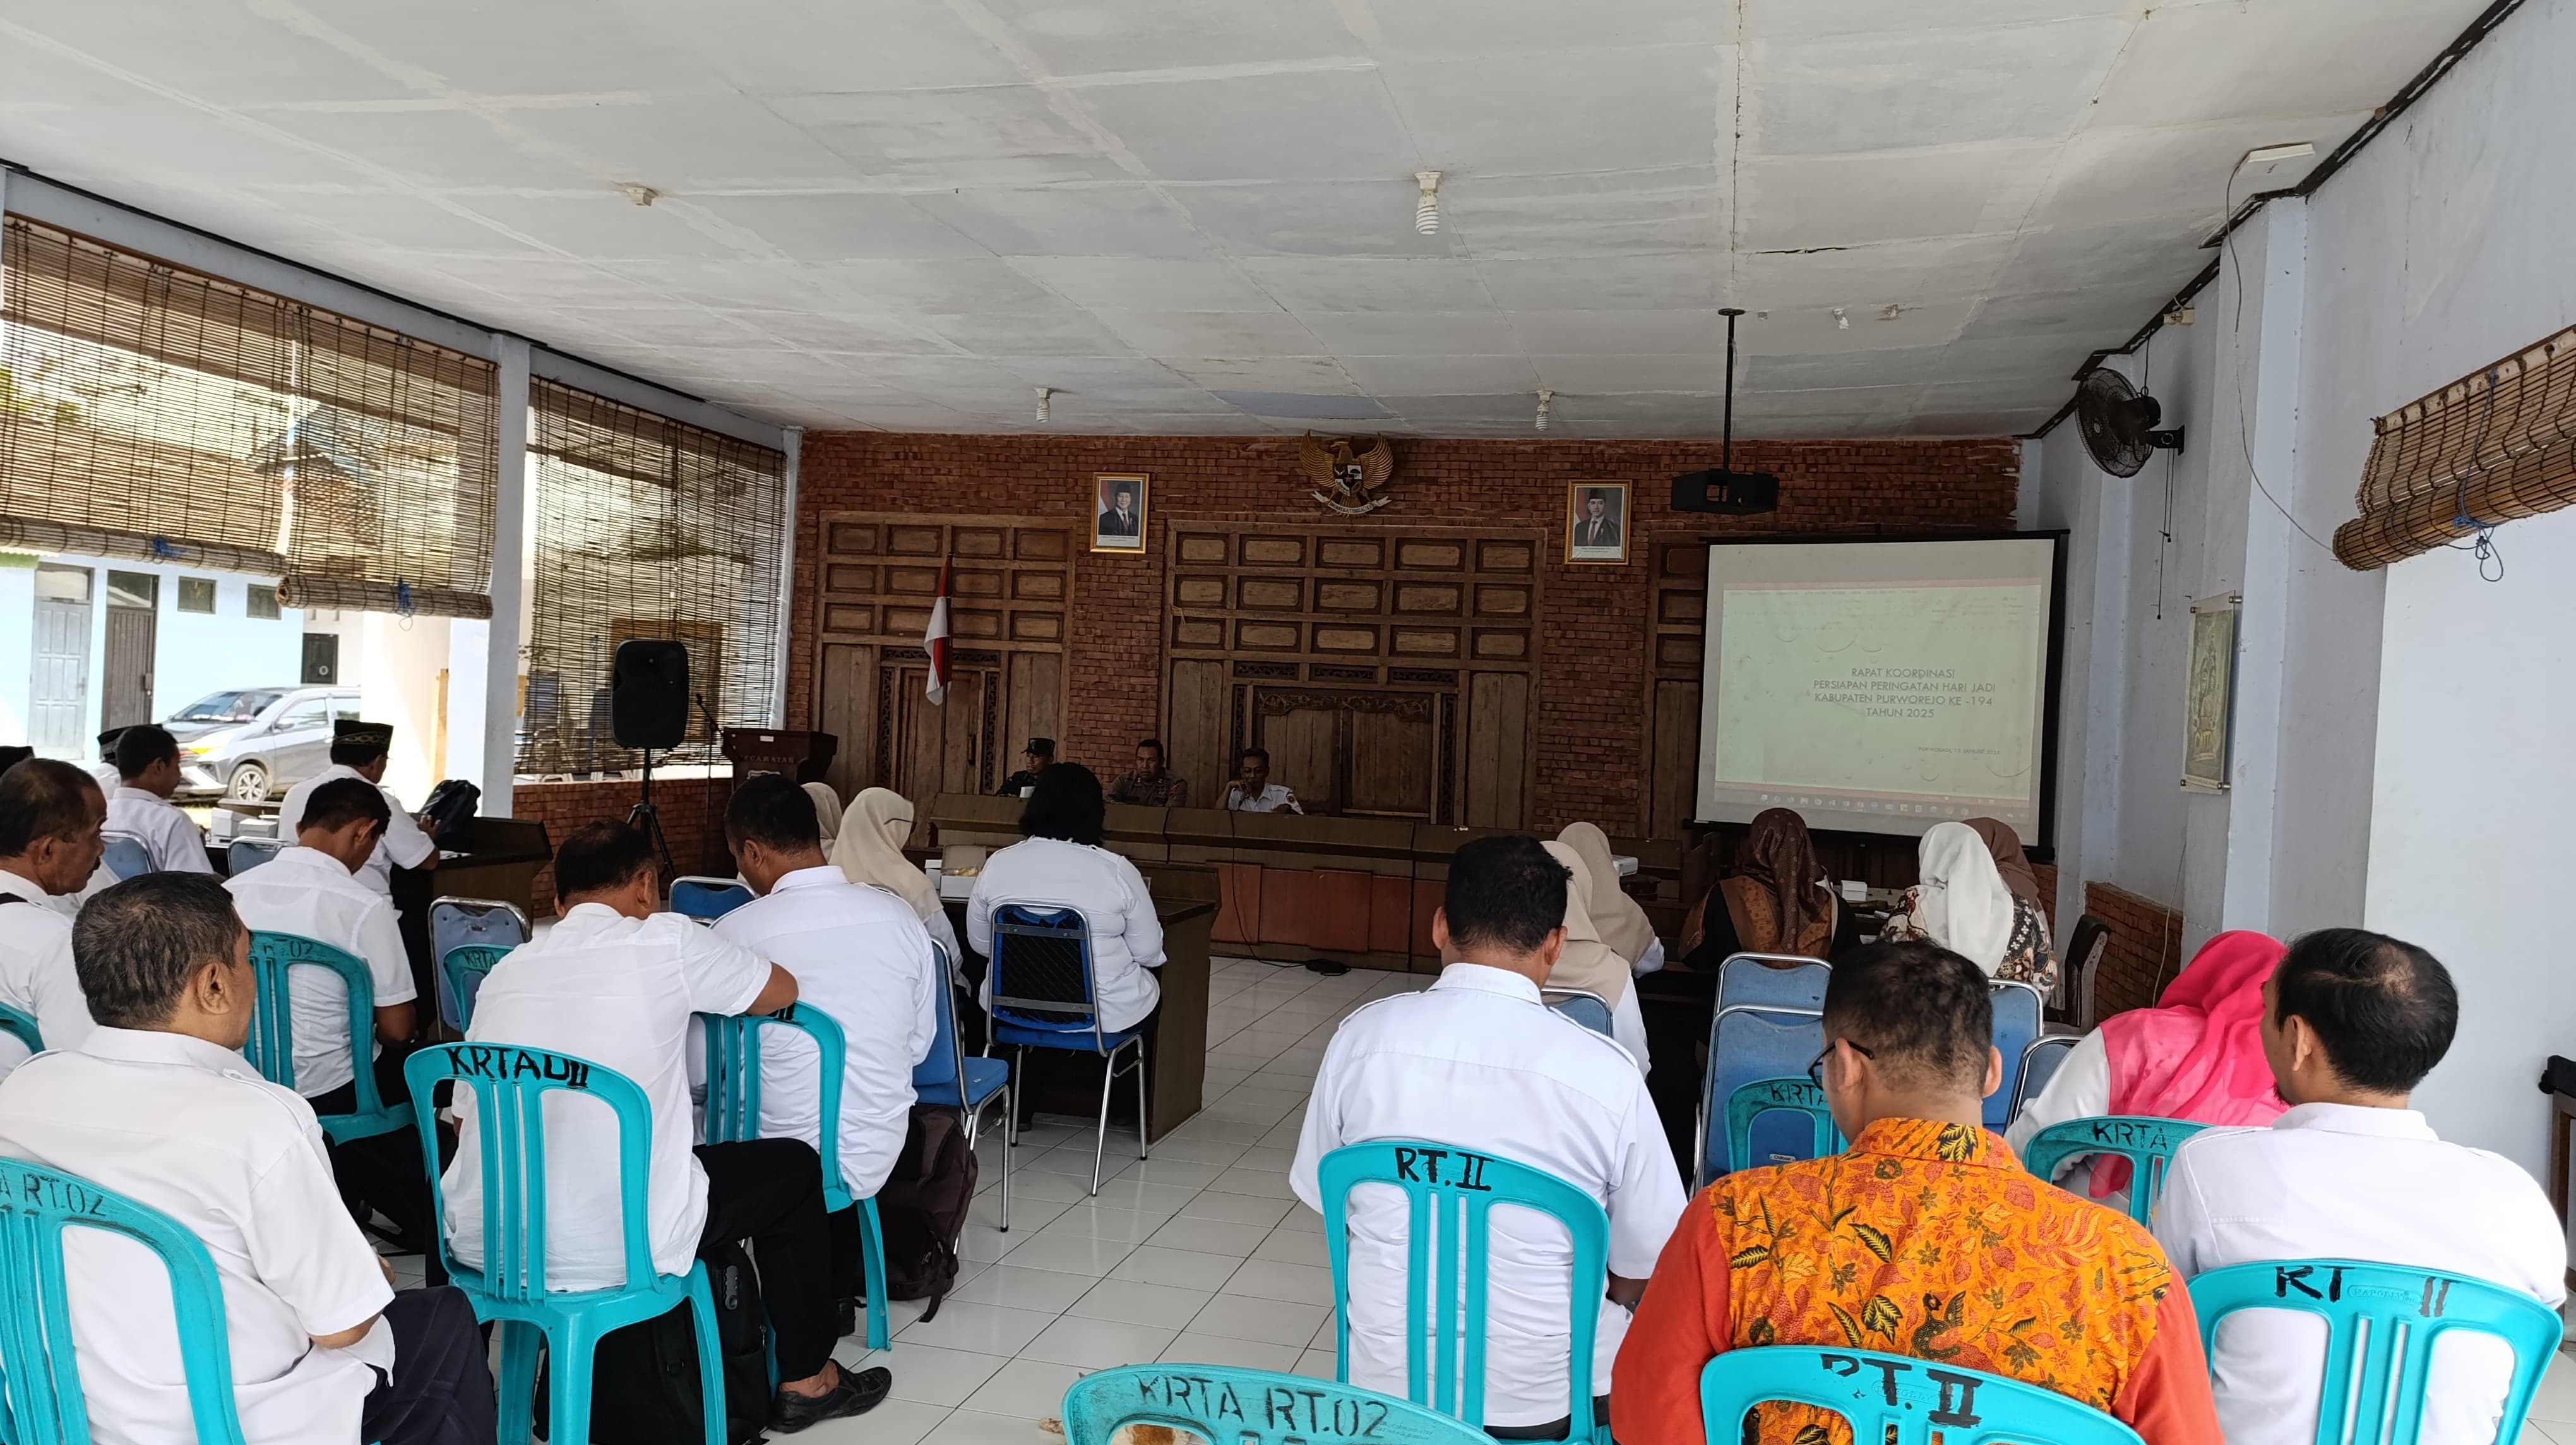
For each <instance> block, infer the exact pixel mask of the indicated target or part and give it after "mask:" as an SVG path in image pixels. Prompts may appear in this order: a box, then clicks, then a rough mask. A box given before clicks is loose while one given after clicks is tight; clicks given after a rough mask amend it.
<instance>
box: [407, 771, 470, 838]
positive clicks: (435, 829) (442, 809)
mask: <svg viewBox="0 0 2576 1445" xmlns="http://www.w3.org/2000/svg"><path fill="white" fill-rule="evenodd" d="M482 800H483V790H482V789H481V788H478V787H476V786H474V785H473V784H472V783H469V782H467V781H465V780H464V779H463V778H450V779H448V780H447V781H446V782H443V783H441V784H439V785H438V786H437V787H435V788H432V789H430V790H429V801H428V802H425V803H423V804H421V805H420V811H421V814H422V815H423V816H424V817H426V818H428V819H429V830H428V831H429V836H430V841H431V842H434V843H436V844H437V845H438V846H439V847H441V848H462V847H464V846H465V825H466V824H467V823H469V822H471V821H473V818H474V809H475V808H476V806H478V805H479V804H480V803H481V802H482Z"/></svg>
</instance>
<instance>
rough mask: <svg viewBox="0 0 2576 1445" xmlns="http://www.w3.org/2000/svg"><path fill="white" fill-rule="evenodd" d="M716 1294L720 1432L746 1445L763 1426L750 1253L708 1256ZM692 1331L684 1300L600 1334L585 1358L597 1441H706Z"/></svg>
mask: <svg viewBox="0 0 2576 1445" xmlns="http://www.w3.org/2000/svg"><path fill="white" fill-rule="evenodd" d="M706 1261H707V1283H708V1285H709V1286H710V1287H711V1289H712V1291H713V1293H714V1295H715V1301H716V1353H717V1355H718V1357H719V1358H720V1359H721V1360H722V1361H723V1364H724V1385H725V1439H726V1441H727V1442H728V1445H750V1442H752V1441H755V1440H758V1439H760V1438H761V1432H762V1431H763V1430H766V1429H767V1428H769V1315H768V1312H767V1311H766V1310H764V1309H763V1308H762V1307H761V1303H760V1277H759V1275H758V1274H756V1273H755V1272H754V1271H753V1269H752V1263H751V1252H750V1251H749V1250H747V1249H745V1248H743V1247H742V1246H741V1245H740V1244H726V1245H721V1246H719V1247H717V1248H715V1249H712V1250H709V1251H708V1252H707V1255H706ZM547 1384H548V1381H547V1378H546V1374H545V1373H540V1374H539V1376H538V1377H537V1428H538V1429H539V1430H540V1431H542V1430H544V1428H545V1423H546V1398H547V1396H546V1391H547ZM701 1409H702V1404H701V1399H700V1395H699V1391H698V1337H697V1331H696V1329H695V1328H694V1327H693V1326H692V1325H691V1323H690V1319H689V1307H688V1305H687V1304H685V1303H683V1304H681V1305H678V1306H676V1307H674V1308H673V1309H672V1310H671V1311H670V1312H669V1313H667V1314H662V1315H657V1316H655V1317H654V1318H652V1319H649V1320H644V1321H642V1322H640V1323H637V1324H631V1325H627V1326H626V1327H624V1328H622V1329H616V1330H611V1331H609V1332H608V1334H607V1335H606V1336H605V1337H603V1338H602V1339H601V1340H600V1342H599V1353H598V1355H597V1356H596V1358H595V1359H594V1360H593V1362H592V1364H591V1388H590V1438H591V1441H592V1442H593V1445H705V1441H706V1425H705V1421H706V1417H705V1415H703V1414H702V1413H700V1412H701Z"/></svg>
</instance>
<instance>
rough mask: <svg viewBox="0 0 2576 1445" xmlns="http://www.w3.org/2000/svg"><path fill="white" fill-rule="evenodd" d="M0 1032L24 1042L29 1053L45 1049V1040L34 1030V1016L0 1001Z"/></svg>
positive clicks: (37, 1052) (39, 1052)
mask: <svg viewBox="0 0 2576 1445" xmlns="http://www.w3.org/2000/svg"><path fill="white" fill-rule="evenodd" d="M0 1034H8V1035H9V1036H11V1037H12V1038H15V1039H16V1040H17V1041H18V1042H20V1043H22V1044H25V1045H26V1046H27V1052H29V1053H31V1054H41V1053H43V1052H44V1051H45V1040H44V1038H43V1036H42V1035H40V1034H39V1033H37V1031H36V1016H35V1015H34V1014H31V1013H29V1012H27V1011H26V1010H25V1009H22V1008H13V1007H11V1006H10V1005H8V1004H5V1003H0Z"/></svg>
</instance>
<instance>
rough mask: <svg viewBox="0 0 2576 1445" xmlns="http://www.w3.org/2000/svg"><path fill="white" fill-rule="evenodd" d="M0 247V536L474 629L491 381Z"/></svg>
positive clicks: (161, 277) (334, 323)
mask: <svg viewBox="0 0 2576 1445" xmlns="http://www.w3.org/2000/svg"><path fill="white" fill-rule="evenodd" d="M0 244H5V248H6V249H5V254H0V527H5V526H9V525H12V524H18V525H21V526H24V527H36V528H38V529H41V528H42V527H44V526H48V525H52V526H62V527H69V528H75V529H86V530H89V531H94V532H96V533H99V534H103V535H102V536H101V541H102V542H103V543H104V544H105V545H107V546H109V547H112V548H113V549H114V550H116V551H119V552H123V553H139V554H140V555H149V556H155V557H162V558H189V559H191V560H195V561H197V562H199V563H200V564H202V565H207V566H218V565H227V563H226V559H231V560H232V561H236V562H237V561H239V560H241V559H242V558H244V557H246V556H247V557H256V558H264V559H270V560H274V561H276V562H278V563H281V564H282V565H281V566H279V567H278V568H277V571H278V572H279V574H280V575H282V576H283V577H284V579H285V581H284V584H283V585H282V586H281V587H280V589H279V590H280V594H281V597H282V598H283V600H285V601H286V602H288V604H289V605H297V604H299V603H301V604H302V605H320V606H338V607H360V608H367V609H372V610H376V611H416V612H424V613H434V614H448V615H455V616H466V617H489V616H490V615H491V610H492V604H491V599H490V571H491V565H492V510H493V502H494V490H495V486H496V483H497V477H498V473H497V463H498V451H497V442H498V433H497V422H498V419H499V418H498V401H497V385H498V376H499V373H498V370H497V368H495V367H494V366H493V365H492V363H491V362H489V361H486V360H484V359H482V358H480V357H473V356H467V355H464V354H462V353H459V352H454V351H449V350H447V349H446V348H444V347H440V346H434V345H431V344H429V343H427V342H423V341H418V340H415V339H413V338H411V337H407V336H402V335H399V334H396V333H394V332H390V331H385V330H382V329H379V328H377V327H373V326H369V325H366V324H364V323H362V322H358V321H354V320H351V319H350V318H348V317H345V316H340V315H338V314H336V313H333V312H329V311H323V310H320V309H317V308H315V307H311V306H306V305H302V304H300V303H298V302H294V301H290V300H287V299H286V298H284V297H280V296H275V295H271V294H269V293H267V292H264V291H260V290H257V289H255V288H252V287H247V286H241V285H236V284H234V283H232V282H228V281H224V280H221V279H218V278H216V277H212V276H207V275H203V274H200V273H198V272H194V271H189V270H185V269H183V268H180V267H176V266H172V265H170V264H168V263H166V262H163V261H158V260H155V259H153V258H151V257H149V256H143V255H139V254H136V253H134V252H130V251H125V250H122V249H119V248H117V247H114V246H109V245H106V244H104V243H101V242H98V241H93V240H90V239H88V238H86V237H82V236H76V235H73V234H70V233H68V232H64V231H58V230H55V229H53V228H51V227H48V226H45V225H42V224H40V223H37V222H33V221H29V220H26V219H25V218H23V217H18V216H11V217H8V218H7V220H6V223H5V242H4V243H0ZM262 570H265V569H262Z"/></svg>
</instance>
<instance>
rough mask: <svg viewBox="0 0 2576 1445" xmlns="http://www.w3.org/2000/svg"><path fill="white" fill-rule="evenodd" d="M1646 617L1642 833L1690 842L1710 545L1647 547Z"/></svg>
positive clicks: (1662, 541)
mask: <svg viewBox="0 0 2576 1445" xmlns="http://www.w3.org/2000/svg"><path fill="white" fill-rule="evenodd" d="M1647 556H1648V560H1649V563H1650V572H1649V575H1650V578H1651V589H1652V590H1651V592H1650V594H1649V596H1648V598H1647V612H1646V680H1647V682H1646V685H1647V687H1648V688H1649V689H1650V690H1651V692H1652V695H1653V705H1652V707H1651V709H1650V711H1649V713H1648V716H1647V725H1646V752H1645V756H1644V757H1643V758H1640V759H1639V760H1638V761H1639V765H1640V767H1641V769H1642V770H1643V772H1644V774H1645V777H1646V812H1647V819H1646V826H1647V832H1648V835H1649V836H1651V837H1656V838H1681V837H1685V836H1687V834H1688V832H1689V823H1690V820H1691V816H1692V814H1693V813H1694V812H1695V811H1696V810H1697V808H1698V806H1699V700H1700V699H1699V694H1700V649H1701V644H1702V641H1703V638H1704V637H1705V635H1706V629H1707V618H1708V544H1707V543H1705V542H1697V541H1690V540H1687V539H1666V538H1657V539H1656V540H1655V541H1654V542H1652V543H1651V544H1649V551H1648V554H1647Z"/></svg>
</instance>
